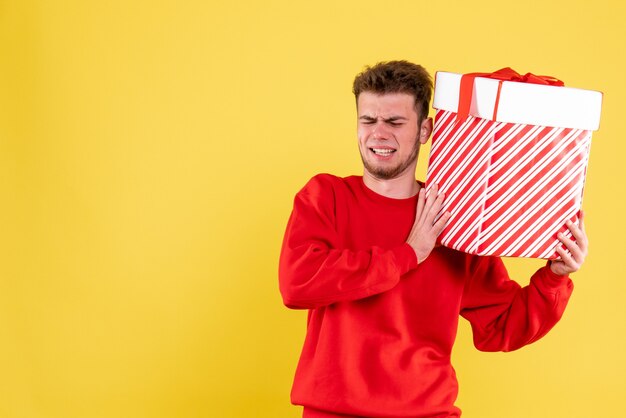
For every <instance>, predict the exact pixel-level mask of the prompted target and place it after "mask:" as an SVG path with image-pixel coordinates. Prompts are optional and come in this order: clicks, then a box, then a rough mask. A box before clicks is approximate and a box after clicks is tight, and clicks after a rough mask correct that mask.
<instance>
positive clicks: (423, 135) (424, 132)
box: [419, 118, 433, 144]
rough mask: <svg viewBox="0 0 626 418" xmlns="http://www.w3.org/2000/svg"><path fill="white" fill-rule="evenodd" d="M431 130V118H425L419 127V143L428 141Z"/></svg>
mask: <svg viewBox="0 0 626 418" xmlns="http://www.w3.org/2000/svg"><path fill="white" fill-rule="evenodd" d="M432 132H433V118H426V119H424V120H423V121H422V124H421V126H420V127H419V141H420V143H421V144H425V143H426V142H428V138H430V134H431V133H432Z"/></svg>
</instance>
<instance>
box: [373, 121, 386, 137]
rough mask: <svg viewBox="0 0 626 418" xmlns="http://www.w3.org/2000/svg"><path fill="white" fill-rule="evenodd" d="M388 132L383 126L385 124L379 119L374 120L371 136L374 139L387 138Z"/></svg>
mask: <svg viewBox="0 0 626 418" xmlns="http://www.w3.org/2000/svg"><path fill="white" fill-rule="evenodd" d="M388 134H389V132H388V131H387V128H386V127H385V124H384V123H383V122H381V121H378V122H376V124H375V125H374V129H373V130H372V137H373V138H374V139H387V138H389V135H388Z"/></svg>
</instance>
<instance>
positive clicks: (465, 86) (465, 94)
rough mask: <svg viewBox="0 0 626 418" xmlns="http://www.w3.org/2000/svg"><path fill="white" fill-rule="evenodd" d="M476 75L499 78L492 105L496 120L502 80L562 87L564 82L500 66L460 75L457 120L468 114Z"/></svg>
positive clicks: (460, 120) (547, 76)
mask: <svg viewBox="0 0 626 418" xmlns="http://www.w3.org/2000/svg"><path fill="white" fill-rule="evenodd" d="M476 77H484V78H493V79H496V80H500V82H499V83H498V93H497V94H496V103H495V106H494V107H493V117H492V120H496V115H497V113H498V103H499V102H500V90H501V89H502V82H503V81H517V82H520V83H531V84H544V85H550V86H558V87H562V86H564V85H565V84H564V83H563V82H562V81H561V80H559V79H558V78H555V77H552V76H549V75H535V74H532V73H526V74H524V75H520V74H519V73H518V72H517V71H515V70H513V69H512V68H510V67H506V68H502V69H500V70H498V71H494V72H493V73H469V74H463V75H462V76H461V86H460V90H459V109H458V111H457V114H456V119H457V121H459V122H464V121H465V119H467V116H468V115H469V109H470V106H471V104H472V95H473V94H474V79H475V78H476Z"/></svg>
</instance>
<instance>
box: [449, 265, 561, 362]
mask: <svg viewBox="0 0 626 418" xmlns="http://www.w3.org/2000/svg"><path fill="white" fill-rule="evenodd" d="M476 260H477V261H476V262H475V263H474V264H473V267H472V270H473V271H472V272H470V273H471V279H470V280H469V281H468V282H467V284H466V287H465V291H464V294H463V300H462V306H461V315H462V316H463V317H464V318H466V319H467V320H469V322H470V323H471V325H472V332H473V336H474V345H475V346H476V348H478V349H479V350H481V351H512V350H516V349H518V348H521V347H523V346H524V345H527V344H530V343H532V342H534V341H537V340H538V339H539V338H541V337H543V336H544V335H545V334H546V333H547V332H548V331H549V330H550V329H552V327H554V325H555V324H556V323H557V322H558V321H559V319H560V318H561V316H562V315H563V312H564V311H565V306H566V305H567V302H568V300H569V297H570V295H571V293H572V290H573V283H572V281H571V280H570V279H569V277H567V276H558V275H556V274H554V273H553V272H552V270H550V268H549V267H542V268H541V269H539V270H537V272H536V273H535V274H534V275H533V276H532V277H531V279H530V283H529V284H528V286H525V287H521V286H520V285H519V284H518V283H517V282H515V281H512V280H510V279H509V276H508V273H507V271H506V268H505V267H504V264H503V263H502V261H501V260H500V259H499V258H497V257H478V258H477V259H476Z"/></svg>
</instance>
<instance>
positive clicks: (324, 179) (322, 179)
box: [298, 173, 359, 196]
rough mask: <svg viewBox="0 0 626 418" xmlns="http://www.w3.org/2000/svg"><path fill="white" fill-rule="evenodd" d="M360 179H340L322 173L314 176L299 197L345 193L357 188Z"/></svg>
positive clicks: (351, 177)
mask: <svg viewBox="0 0 626 418" xmlns="http://www.w3.org/2000/svg"><path fill="white" fill-rule="evenodd" d="M358 178H359V177H357V176H350V177H338V176H335V175H333V174H327V173H321V174H316V175H315V176H313V177H312V178H311V179H310V180H309V181H308V182H307V183H306V184H305V185H304V187H303V188H302V189H301V190H300V191H299V192H298V194H299V195H302V194H305V195H309V196H331V195H336V194H341V193H344V192H345V191H347V190H350V189H353V188H354V187H355V184H356V181H357V180H358Z"/></svg>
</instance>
